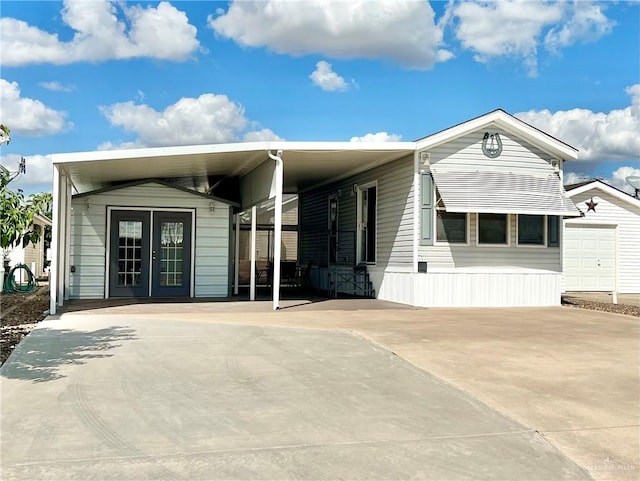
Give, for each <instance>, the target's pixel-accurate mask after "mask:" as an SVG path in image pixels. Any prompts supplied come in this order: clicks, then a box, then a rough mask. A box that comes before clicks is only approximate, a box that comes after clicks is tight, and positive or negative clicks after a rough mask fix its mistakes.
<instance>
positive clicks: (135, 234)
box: [118, 220, 142, 287]
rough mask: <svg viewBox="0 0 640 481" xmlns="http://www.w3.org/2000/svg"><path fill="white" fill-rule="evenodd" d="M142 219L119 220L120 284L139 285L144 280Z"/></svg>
mask: <svg viewBox="0 0 640 481" xmlns="http://www.w3.org/2000/svg"><path fill="white" fill-rule="evenodd" d="M141 256H142V221H138V220H121V221H119V222H118V286H120V287H122V286H130V287H134V286H139V285H140V282H141V280H142V276H141V267H142V258H141Z"/></svg>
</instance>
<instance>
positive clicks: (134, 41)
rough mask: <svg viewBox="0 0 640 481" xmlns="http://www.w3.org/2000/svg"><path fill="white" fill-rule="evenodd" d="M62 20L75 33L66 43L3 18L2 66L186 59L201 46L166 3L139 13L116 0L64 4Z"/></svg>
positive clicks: (0, 24)
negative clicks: (137, 59) (116, 60)
mask: <svg viewBox="0 0 640 481" xmlns="http://www.w3.org/2000/svg"><path fill="white" fill-rule="evenodd" d="M119 10H120V11H119ZM62 20H63V22H64V23H65V25H66V26H68V27H69V28H71V29H72V30H73V31H74V36H73V39H72V40H71V41H69V42H64V41H61V40H60V38H59V37H58V35H57V34H56V33H50V32H45V31H44V30H41V29H39V28H37V27H34V26H31V25H29V24H27V23H26V22H24V21H22V20H18V19H15V18H1V19H0V47H1V50H2V57H1V59H0V62H2V65H4V66H21V65H29V64H38V63H53V64H57V65H63V64H70V63H73V62H81V61H89V62H99V61H104V60H109V59H127V58H134V57H151V58H156V59H166V60H184V59H186V58H188V57H189V56H190V55H191V54H192V53H193V52H194V51H196V50H197V48H198V46H199V43H198V40H197V39H196V32H197V30H196V28H195V27H194V26H193V25H191V24H190V23H189V20H188V18H187V16H186V15H185V13H184V12H182V11H180V10H177V9H176V8H175V7H173V6H172V5H171V4H170V3H168V2H160V3H159V4H158V6H157V7H146V8H143V7H141V6H138V5H134V6H131V7H128V6H127V4H126V3H124V2H118V1H115V0H92V1H90V2H88V1H86V0H65V2H64V8H63V10H62Z"/></svg>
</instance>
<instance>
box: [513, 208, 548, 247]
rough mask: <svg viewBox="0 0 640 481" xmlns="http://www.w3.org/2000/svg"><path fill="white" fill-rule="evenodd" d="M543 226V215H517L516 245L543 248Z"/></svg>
mask: <svg viewBox="0 0 640 481" xmlns="http://www.w3.org/2000/svg"><path fill="white" fill-rule="evenodd" d="M544 224H545V217H544V216H543V215H527V214H520V215H518V245H528V246H543V245H544V244H545V242H544V227H545V226H544Z"/></svg>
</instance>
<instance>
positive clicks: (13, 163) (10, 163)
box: [0, 154, 53, 194]
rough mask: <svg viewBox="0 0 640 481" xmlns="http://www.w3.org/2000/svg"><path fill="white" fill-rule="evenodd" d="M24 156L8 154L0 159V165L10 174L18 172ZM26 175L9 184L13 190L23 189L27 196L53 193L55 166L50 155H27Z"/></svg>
mask: <svg viewBox="0 0 640 481" xmlns="http://www.w3.org/2000/svg"><path fill="white" fill-rule="evenodd" d="M21 157H22V156H20V155H17V154H8V155H3V156H2V157H0V164H2V165H3V166H4V167H5V168H7V169H9V171H10V172H17V171H18V164H19V163H20V159H21ZM24 157H25V160H26V173H25V174H21V175H20V176H19V177H18V178H16V180H14V181H12V182H11V184H9V187H11V189H13V190H17V189H22V190H23V191H24V192H25V194H32V193H36V192H51V188H52V181H53V164H52V163H51V156H50V155H25V156H24Z"/></svg>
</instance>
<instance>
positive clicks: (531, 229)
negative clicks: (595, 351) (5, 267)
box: [51, 110, 580, 313]
mask: <svg viewBox="0 0 640 481" xmlns="http://www.w3.org/2000/svg"><path fill="white" fill-rule="evenodd" d="M576 158H577V151H576V149H574V148H573V147H571V146H569V145H567V144H565V143H564V142H562V141H560V140H558V139H556V138H554V137H552V136H550V135H548V134H546V133H544V132H542V131H540V130H538V129H536V128H534V127H532V126H530V125H528V124H526V123H524V122H522V121H520V120H518V119H516V118H515V117H513V116H511V115H509V114H508V113H507V112H505V111H503V110H495V111H493V112H489V113H487V114H485V115H482V116H480V117H477V118H474V119H471V120H469V121H466V122H464V123H461V124H459V125H456V126H453V127H451V128H448V129H446V130H443V131H441V132H437V133H435V134H433V135H430V136H428V137H425V138H422V139H419V140H417V141H415V142H372V143H369V142H286V141H278V142H252V143H235V144H219V145H199V146H181V147H166V148H147V149H135V150H120V151H97V152H82V153H68V154H56V155H54V156H53V167H54V183H53V192H54V222H53V250H54V256H53V268H52V276H51V312H52V313H53V312H55V310H56V308H57V307H58V306H61V305H63V304H64V301H65V300H67V299H73V298H80V299H83V298H110V297H115V296H133V297H137V296H142V297H160V296H172V297H173V296H190V297H225V296H228V295H231V294H237V292H238V284H239V270H240V262H239V261H240V259H239V256H240V251H241V247H240V239H241V235H240V231H241V228H242V229H247V227H246V225H245V226H242V224H247V223H248V222H250V227H249V228H248V229H249V231H250V233H251V235H250V237H249V244H250V245H249V258H250V276H249V282H250V288H249V298H250V299H251V300H253V299H255V292H256V279H257V274H258V273H257V271H256V269H257V267H256V266H257V262H256V261H257V259H256V250H257V237H258V236H257V232H258V219H259V218H264V215H263V212H264V209H272V210H273V240H272V244H271V245H272V246H273V254H272V258H273V272H272V276H273V284H274V285H275V286H279V285H280V280H281V277H282V272H281V260H282V259H283V256H282V254H283V253H282V244H283V232H282V231H283V228H282V225H283V220H282V219H283V204H284V203H285V202H286V201H287V199H290V198H291V197H290V196H294V195H295V196H297V203H298V205H297V212H298V222H297V224H298V236H297V238H298V241H297V243H298V245H297V249H296V250H297V259H298V263H299V264H300V266H304V269H305V272H306V273H307V275H308V279H307V280H308V283H309V285H311V286H312V287H315V288H317V289H322V290H325V291H327V292H330V293H333V294H334V295H337V294H340V293H345V294H364V295H369V296H375V297H377V298H379V299H385V300H389V301H394V302H401V303H405V304H410V305H414V306H540V305H557V304H559V303H560V295H561V292H562V278H563V276H562V222H561V221H560V219H561V217H563V216H579V215H580V213H579V211H578V210H577V209H576V207H575V205H574V204H573V203H572V201H571V200H570V199H569V198H568V197H567V196H566V194H565V192H564V189H563V187H562V168H563V162H564V161H565V160H573V159H576ZM241 226H242V227H241ZM279 296H280V289H273V307H274V309H277V308H278V307H279Z"/></svg>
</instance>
